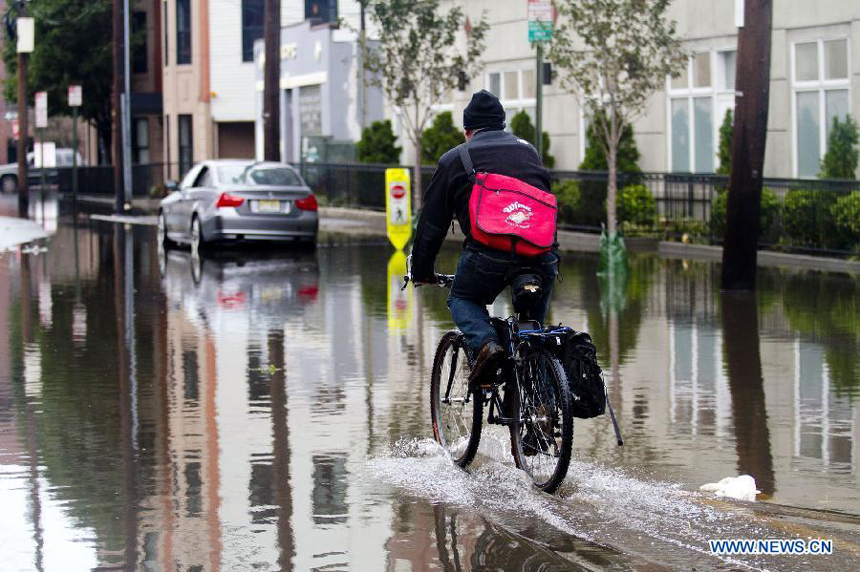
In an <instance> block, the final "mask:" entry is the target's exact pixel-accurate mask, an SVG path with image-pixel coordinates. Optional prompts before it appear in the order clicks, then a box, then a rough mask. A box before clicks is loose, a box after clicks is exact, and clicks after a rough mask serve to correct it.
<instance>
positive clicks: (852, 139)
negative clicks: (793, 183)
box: [819, 115, 860, 179]
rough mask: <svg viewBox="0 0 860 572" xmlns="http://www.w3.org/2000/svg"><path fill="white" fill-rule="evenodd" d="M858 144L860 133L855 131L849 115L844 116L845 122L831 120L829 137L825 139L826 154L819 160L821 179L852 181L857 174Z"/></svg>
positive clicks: (836, 119) (854, 124)
mask: <svg viewBox="0 0 860 572" xmlns="http://www.w3.org/2000/svg"><path fill="white" fill-rule="evenodd" d="M858 142H860V133H858V131H857V123H855V122H854V119H852V118H851V116H850V115H846V116H845V121H840V120H839V117H834V118H833V125H832V126H831V127H830V135H828V137H827V153H825V154H824V158H823V159H822V160H821V173H820V174H819V177H820V178H822V179H854V178H855V174H856V172H857V162H858V158H860V156H858V153H857V143H858Z"/></svg>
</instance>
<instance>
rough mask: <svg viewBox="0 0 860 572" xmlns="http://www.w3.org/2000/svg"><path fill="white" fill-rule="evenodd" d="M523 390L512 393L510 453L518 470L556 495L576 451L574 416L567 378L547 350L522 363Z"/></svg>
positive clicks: (531, 353) (529, 357)
mask: <svg viewBox="0 0 860 572" xmlns="http://www.w3.org/2000/svg"><path fill="white" fill-rule="evenodd" d="M521 372H522V375H521V376H520V386H519V388H517V390H516V391H512V392H511V393H512V394H513V396H512V397H513V401H514V403H512V404H511V411H514V412H516V411H519V415H517V414H514V415H513V420H512V423H511V449H512V452H513V456H514V462H515V463H516V465H517V468H519V469H522V470H523V471H525V472H526V474H528V476H529V477H530V478H531V479H532V482H533V483H534V484H535V486H536V487H537V488H539V489H541V490H542V491H544V492H547V493H550V494H551V493H554V492H555V491H556V489H558V487H559V485H560V484H561V482H562V481H563V480H564V477H565V475H567V468H568V466H569V465H570V456H571V449H572V448H573V414H572V413H571V405H570V399H571V397H570V389H569V387H568V384H567V376H566V375H565V373H564V368H562V366H561V363H559V361H558V359H556V358H555V357H554V356H552V355H551V354H550V353H549V352H547V351H544V350H535V351H531V352H529V353H528V354H527V355H526V357H525V359H524V360H523V365H522V369H521Z"/></svg>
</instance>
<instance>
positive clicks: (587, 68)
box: [549, 0, 687, 236]
mask: <svg viewBox="0 0 860 572" xmlns="http://www.w3.org/2000/svg"><path fill="white" fill-rule="evenodd" d="M556 6H557V8H558V12H559V22H558V24H557V26H556V29H555V31H554V32H553V37H552V44H551V46H550V52H549V59H550V61H552V62H553V63H554V64H555V65H556V66H557V67H558V68H559V69H560V70H561V71H562V74H561V80H562V86H563V87H564V88H565V89H568V90H570V91H572V92H573V93H574V95H576V98H577V100H578V101H579V104H580V106H581V107H582V108H584V109H586V110H587V113H589V114H590V117H591V118H592V121H594V122H595V123H596V125H597V127H598V128H597V129H596V130H595V131H596V132H597V133H598V134H599V137H598V139H599V141H600V143H601V144H602V145H603V146H604V149H605V151H606V155H607V158H608V163H609V185H608V190H607V194H606V219H607V223H606V226H607V230H608V232H609V235H610V236H613V235H614V234H615V232H616V215H615V204H616V193H617V179H618V172H617V171H618V169H617V157H618V144H619V142H620V141H621V135H622V133H623V131H624V125H625V124H627V123H632V122H633V120H634V119H635V118H636V117H638V116H639V115H640V114H641V113H642V112H643V110H644V109H645V105H646V104H647V102H648V100H649V99H650V98H651V96H652V95H653V94H654V93H655V92H656V91H658V90H660V89H661V88H663V87H664V86H665V84H666V76H677V75H679V74H680V72H681V70H683V69H685V66H686V64H687V54H686V53H685V52H684V51H683V50H682V49H681V42H680V40H679V39H678V37H677V36H676V34H675V23H674V22H672V21H670V20H668V18H667V17H666V9H667V8H668V6H669V0H557V1H556Z"/></svg>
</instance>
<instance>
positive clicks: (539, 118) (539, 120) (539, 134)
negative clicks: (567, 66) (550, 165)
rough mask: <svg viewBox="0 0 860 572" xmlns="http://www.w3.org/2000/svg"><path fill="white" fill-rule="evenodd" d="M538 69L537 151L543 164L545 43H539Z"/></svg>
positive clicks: (536, 74) (536, 106)
mask: <svg viewBox="0 0 860 572" xmlns="http://www.w3.org/2000/svg"><path fill="white" fill-rule="evenodd" d="M536 65H537V69H536V70H535V77H536V78H537V86H535V149H537V154H538V157H540V159H541V162H543V149H542V147H543V42H537V62H536Z"/></svg>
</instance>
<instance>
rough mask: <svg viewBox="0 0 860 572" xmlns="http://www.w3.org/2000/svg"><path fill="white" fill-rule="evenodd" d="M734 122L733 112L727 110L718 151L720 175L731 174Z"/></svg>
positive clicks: (718, 172)
mask: <svg viewBox="0 0 860 572" xmlns="http://www.w3.org/2000/svg"><path fill="white" fill-rule="evenodd" d="M734 121H735V120H734V116H733V114H732V110H731V109H726V115H725V116H724V117H723V123H722V125H720V148H719V149H718V150H717V157H718V158H719V160H720V166H719V167H718V168H717V174H719V175H728V174H729V172H731V168H732V133H733V132H734Z"/></svg>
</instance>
